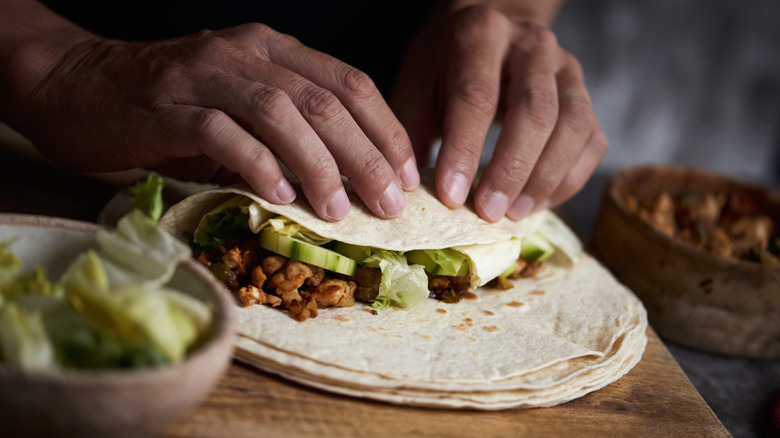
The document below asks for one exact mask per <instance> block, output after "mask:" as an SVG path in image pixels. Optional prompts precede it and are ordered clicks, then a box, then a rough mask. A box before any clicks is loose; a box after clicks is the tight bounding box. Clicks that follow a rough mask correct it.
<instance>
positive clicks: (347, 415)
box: [163, 330, 730, 438]
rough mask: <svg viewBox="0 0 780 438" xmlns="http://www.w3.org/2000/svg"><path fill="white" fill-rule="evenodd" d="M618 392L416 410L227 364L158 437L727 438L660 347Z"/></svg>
mask: <svg viewBox="0 0 780 438" xmlns="http://www.w3.org/2000/svg"><path fill="white" fill-rule="evenodd" d="M648 335H649V343H648V346H647V350H646V351H645V354H644V357H643V358H642V361H641V362H640V363H639V364H638V365H637V366H636V367H635V368H634V369H633V370H631V371H630V372H629V373H628V374H627V375H625V376H624V377H623V378H621V379H620V380H618V381H617V382H615V383H613V384H611V385H609V386H607V387H605V388H603V389H601V390H600V391H597V392H594V393H591V394H588V395H586V396H585V397H582V398H580V399H577V400H574V401H571V402H569V403H565V404H563V405H559V406H555V407H552V408H539V409H527V410H522V409H520V410H517V409H515V410H506V411H496V412H478V411H461V410H443V409H420V408H407V407H401V406H394V405H390V404H385V403H379V402H373V401H367V400H361V399H354V398H349V397H342V396H336V395H331V394H328V393H324V392H321V391H317V390H312V389H308V388H306V387H303V386H300V385H297V384H294V383H290V382H287V381H285V380H283V379H281V378H277V377H274V376H272V375H269V374H266V373H263V372H259V371H256V370H255V369H254V368H251V367H247V366H244V365H243V364H240V363H237V362H234V363H233V365H232V366H231V367H230V368H229V371H228V373H227V375H226V376H225V377H224V378H223V379H222V381H221V382H220V384H219V386H217V387H216V388H215V389H214V390H213V391H212V392H211V394H210V395H209V396H208V398H207V399H206V400H204V401H203V402H202V403H201V404H200V405H199V406H198V407H197V408H196V409H195V410H194V411H192V412H191V413H190V414H189V415H187V416H186V417H185V418H183V419H182V420H181V421H179V422H177V423H175V424H173V425H171V427H169V428H168V429H167V430H166V431H165V432H164V433H163V436H164V437H171V438H172V437H230V438H239V437H255V436H263V437H312V436H316V437H344V438H348V437H372V438H383V437H388V438H396V437H460V436H466V437H494V436H495V437H497V436H523V437H537V436H538V437H604V436H610V437H612V436H632V437H645V436H647V437H683V436H684V437H691V436H701V437H728V436H730V434H729V433H728V432H727V431H726V429H725V428H724V427H723V425H721V423H720V421H718V419H717V418H716V417H715V414H713V413H712V411H711V410H710V408H709V407H708V406H707V404H706V403H705V402H704V400H702V398H701V396H700V395H699V393H698V392H696V389H695V388H694V387H693V385H691V382H690V381H689V380H688V378H687V377H686V376H685V374H684V373H683V372H682V370H681V369H680V367H679V366H678V365H677V363H676V362H675V361H674V359H673V358H672V356H671V355H670V354H669V352H668V350H667V349H666V348H665V347H664V345H663V343H662V342H661V341H659V339H658V337H657V336H656V335H655V333H654V332H653V331H652V330H648Z"/></svg>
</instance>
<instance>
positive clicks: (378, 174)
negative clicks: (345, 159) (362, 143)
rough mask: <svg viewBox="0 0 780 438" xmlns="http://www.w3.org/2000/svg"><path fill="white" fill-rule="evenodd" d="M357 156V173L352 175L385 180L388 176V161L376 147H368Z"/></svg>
mask: <svg viewBox="0 0 780 438" xmlns="http://www.w3.org/2000/svg"><path fill="white" fill-rule="evenodd" d="M355 158H356V160H355V163H357V168H356V173H355V174H354V175H350V176H359V177H362V178H370V179H371V180H373V181H377V180H384V179H385V177H386V176H387V166H388V165H387V161H386V160H385V158H384V156H383V155H382V154H380V153H379V152H378V151H377V150H376V149H367V150H365V151H364V152H363V153H361V154H358V155H357V156H356V157H355Z"/></svg>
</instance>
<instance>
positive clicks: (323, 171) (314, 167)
mask: <svg viewBox="0 0 780 438" xmlns="http://www.w3.org/2000/svg"><path fill="white" fill-rule="evenodd" d="M307 167H308V169H307V172H306V176H307V177H308V178H313V179H314V180H318V181H321V180H322V179H323V178H324V177H328V176H330V175H338V173H339V169H338V166H337V165H336V163H335V162H334V161H333V159H332V158H331V157H330V156H323V157H317V158H315V159H314V160H312V161H310V162H309V163H308V164H307Z"/></svg>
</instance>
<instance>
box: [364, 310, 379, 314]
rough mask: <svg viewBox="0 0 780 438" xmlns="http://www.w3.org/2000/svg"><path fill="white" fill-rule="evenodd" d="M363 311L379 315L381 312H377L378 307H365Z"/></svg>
mask: <svg viewBox="0 0 780 438" xmlns="http://www.w3.org/2000/svg"><path fill="white" fill-rule="evenodd" d="M363 311H364V312H367V313H370V314H372V315H379V312H377V311H376V309H363Z"/></svg>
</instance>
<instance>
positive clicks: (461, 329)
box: [452, 324, 469, 332]
mask: <svg viewBox="0 0 780 438" xmlns="http://www.w3.org/2000/svg"><path fill="white" fill-rule="evenodd" d="M452 328H454V329H455V330H460V331H462V332H465V331H466V330H468V329H469V327H468V326H467V325H466V324H458V325H454V326H452Z"/></svg>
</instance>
